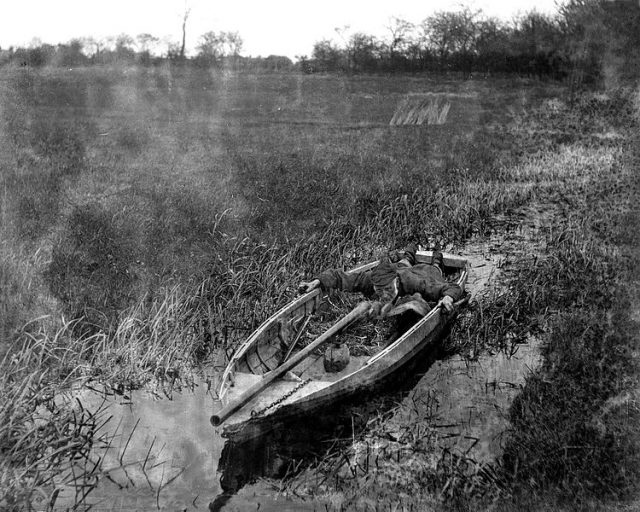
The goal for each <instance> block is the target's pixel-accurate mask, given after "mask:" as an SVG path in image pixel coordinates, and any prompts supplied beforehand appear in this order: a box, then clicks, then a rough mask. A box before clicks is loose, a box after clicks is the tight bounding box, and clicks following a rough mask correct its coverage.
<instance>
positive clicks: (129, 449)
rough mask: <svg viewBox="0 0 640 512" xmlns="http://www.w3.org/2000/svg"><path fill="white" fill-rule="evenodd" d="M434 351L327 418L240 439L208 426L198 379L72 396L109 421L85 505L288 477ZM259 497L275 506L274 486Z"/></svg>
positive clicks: (176, 497)
mask: <svg viewBox="0 0 640 512" xmlns="http://www.w3.org/2000/svg"><path fill="white" fill-rule="evenodd" d="M437 357H440V354H429V355H425V357H423V358H417V359H416V360H415V362H414V364H413V365H412V368H408V369H407V372H408V373H404V374H403V379H402V381H401V382H398V381H397V380H394V381H387V382H386V383H384V384H383V387H384V389H382V388H381V387H378V388H376V389H372V390H370V395H369V396H359V397H358V398H357V399H355V398H354V399H351V400H350V401H345V402H342V403H340V404H336V405H335V407H332V409H331V411H328V412H327V414H324V415H315V416H314V417H311V418H303V419H300V420H299V421H297V422H295V423H292V422H289V423H286V424H276V425H273V424H272V425H270V429H269V431H268V432H264V433H262V434H261V435H260V436H254V437H251V438H249V439H248V440H247V439H246V437H244V436H243V437H242V439H243V440H242V441H239V440H238V439H236V438H228V439H227V438H224V437H223V436H222V435H221V433H222V429H214V428H213V427H212V426H211V424H210V422H209V416H210V415H211V412H212V411H213V410H214V408H215V407H216V406H217V404H216V402H215V399H214V396H213V395H212V394H211V393H210V392H209V391H208V386H207V384H206V382H205V381H201V382H198V383H197V385H196V386H195V387H194V388H193V389H192V390H185V391H183V392H181V393H173V394H172V396H171V399H167V398H165V399H159V396H158V394H155V393H150V392H149V391H134V392H132V393H131V394H130V395H129V396H123V395H113V394H111V395H107V396H105V394H104V393H101V392H98V391H96V390H83V391H82V392H81V393H79V394H76V395H74V399H77V400H78V401H79V402H81V403H82V406H83V407H85V408H87V409H89V410H98V409H101V411H102V413H101V415H102V421H106V420H108V421H106V423H105V424H104V425H103V427H102V428H101V431H100V432H99V435H100V434H102V435H103V439H104V440H105V442H103V443H96V444H95V445H94V447H93V449H92V459H93V461H94V462H98V461H100V462H101V464H100V468H101V469H100V470H97V475H98V485H97V487H96V488H95V489H94V490H93V491H92V492H91V493H90V494H89V496H88V498H87V501H86V504H85V505H86V506H87V507H90V508H92V509H93V510H101V509H108V510H198V509H199V510H206V509H210V510H220V509H222V508H226V507H225V505H226V504H227V503H228V502H229V500H230V499H231V498H232V497H233V496H234V495H236V494H237V492H238V491H239V490H241V489H242V488H243V487H244V486H245V485H247V484H249V483H253V482H255V481H256V480H258V479H260V478H275V479H286V478H288V477H289V476H292V475H294V474H295V473H296V472H299V471H300V470H302V469H304V468H305V467H307V466H308V465H309V464H310V463H311V462H313V461H314V460H316V459H318V458H322V457H324V456H325V455H326V454H327V452H328V451H329V450H330V449H331V450H333V451H339V450H340V449H341V447H346V446H347V445H348V444H349V443H350V442H351V440H352V439H353V437H354V436H357V435H359V433H360V432H362V430H363V429H364V428H365V427H366V425H367V422H368V421H369V420H370V419H371V418H372V417H373V416H375V415H377V414H381V413H383V412H384V411H387V410H389V409H391V408H392V407H394V406H396V405H397V404H398V402H399V401H401V400H402V398H403V397H404V396H406V395H407V394H408V393H409V391H410V390H411V389H412V387H413V386H415V385H416V383H417V382H418V380H419V379H420V377H421V375H423V374H424V372H425V371H426V369H427V368H428V367H429V366H430V365H431V364H432V363H433V361H434V360H435V358H437ZM407 376H409V378H407ZM74 491H75V489H73V488H71V487H69V488H66V489H63V491H62V492H61V493H60V495H59V496H58V500H57V503H56V506H61V507H72V506H73V504H74ZM265 494H266V496H263V497H260V498H252V499H251V501H255V500H260V502H261V503H262V504H263V507H262V508H263V509H267V510H268V509H270V508H272V509H273V510H279V509H281V505H282V504H281V503H278V502H277V501H278V500H277V499H275V498H274V497H273V494H274V493H273V492H271V493H269V492H266V493H265ZM269 494H270V496H269ZM274 499H275V501H274ZM237 501H238V500H237V499H236V500H235V502H236V503H235V504H233V503H231V504H229V507H231V508H232V509H233V508H234V507H235V506H236V505H237ZM240 501H241V502H242V498H240ZM271 502H273V504H272V506H271V507H270V506H269V504H268V503H271ZM316 505H318V504H316Z"/></svg>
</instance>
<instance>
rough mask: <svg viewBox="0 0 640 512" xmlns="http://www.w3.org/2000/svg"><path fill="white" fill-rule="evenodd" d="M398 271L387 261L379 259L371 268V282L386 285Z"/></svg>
mask: <svg viewBox="0 0 640 512" xmlns="http://www.w3.org/2000/svg"><path fill="white" fill-rule="evenodd" d="M397 275H398V273H397V272H396V269H395V267H394V266H393V265H392V264H391V263H389V262H388V261H381V262H380V263H378V265H377V266H375V267H374V268H373V270H371V283H372V284H373V286H387V285H388V284H389V283H391V281H393V280H394V279H395V278H396V276H397Z"/></svg>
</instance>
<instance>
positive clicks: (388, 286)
mask: <svg viewBox="0 0 640 512" xmlns="http://www.w3.org/2000/svg"><path fill="white" fill-rule="evenodd" d="M416 249H417V248H416V247H415V246H414V245H411V246H409V247H408V248H407V249H405V250H404V251H402V252H400V253H398V252H396V251H394V252H392V253H390V254H389V258H388V261H381V262H380V263H378V265H377V266H376V267H374V268H373V269H372V270H371V271H368V272H358V273H347V272H343V271H342V270H338V269H331V270H326V271H324V272H322V273H321V274H320V275H319V276H318V277H317V278H316V279H313V280H311V281H309V282H302V283H300V287H299V290H300V292H302V293H306V292H309V291H311V290H313V289H315V288H318V287H320V288H322V290H325V291H327V290H330V289H337V290H343V291H346V292H361V293H363V294H364V295H365V296H366V297H368V298H370V297H376V298H377V300H378V301H379V310H378V314H379V316H380V318H384V317H385V316H387V315H389V314H396V313H398V312H400V311H402V310H406V309H409V308H410V309H412V310H413V311H415V312H416V313H418V314H419V315H421V316H424V315H426V314H427V313H428V312H429V311H430V309H431V307H430V306H429V304H428V302H437V301H440V303H441V304H442V307H443V308H444V309H445V311H447V312H451V311H452V310H453V303H454V302H455V301H457V300H459V299H460V298H461V297H462V290H461V288H460V287H459V286H458V285H457V284H455V283H450V282H448V281H447V280H446V279H445V278H444V276H443V272H442V253H441V252H439V251H436V252H434V254H433V259H432V263H431V264H426V263H418V264H416ZM403 305H404V306H405V307H404V308H403V307H402V306H403Z"/></svg>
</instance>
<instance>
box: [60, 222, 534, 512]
mask: <svg viewBox="0 0 640 512" xmlns="http://www.w3.org/2000/svg"><path fill="white" fill-rule="evenodd" d="M526 220H527V221H526V222H523V223H522V224H521V225H519V226H516V227H515V229H513V230H512V231H511V232H510V233H509V234H508V236H505V235H504V234H503V235H499V236H498V235H496V236H494V237H489V238H488V239H487V240H486V241H484V242H482V243H477V244H473V245H469V246H467V247H466V248H465V254H467V255H468V256H469V257H470V263H471V275H470V279H469V282H468V286H467V288H468V290H469V291H470V293H471V294H472V296H478V294H481V293H482V292H483V291H486V290H487V289H488V287H491V286H492V283H493V282H494V280H495V278H496V276H497V275H498V274H499V273H500V272H501V268H503V267H504V266H505V265H508V264H509V260H510V257H511V256H512V255H514V254H518V256H521V255H522V254H523V253H525V254H526V253H531V254H533V253H534V251H536V252H537V250H538V249H539V247H538V248H537V247H536V245H537V244H539V243H541V242H540V241H539V240H536V233H537V232H538V227H539V222H538V221H537V220H535V218H534V219H533V220H530V219H528V218H527V219H526ZM540 362H541V361H540V343H539V342H538V341H537V340H536V339H533V338H532V339H530V340H529V343H527V344H523V345H520V346H518V350H517V351H516V352H515V353H514V354H510V355H509V354H504V353H498V354H485V355H481V356H480V357H479V358H478V360H477V361H476V362H473V363H470V362H468V361H465V360H464V359H463V358H462V357H460V356H457V355H454V356H451V357H448V358H444V359H440V360H437V361H435V362H433V361H431V362H427V363H425V364H424V365H423V366H422V368H421V369H419V370H418V371H419V372H420V374H419V375H418V376H417V377H416V378H415V380H414V381H413V382H412V383H411V389H407V390H404V391H399V390H398V389H394V390H390V391H389V393H388V396H387V398H388V402H390V403H393V404H397V403H398V402H401V403H402V406H401V407H399V408H397V409H396V412H395V414H394V415H393V417H392V418H391V419H390V421H391V422H395V423H397V424H398V425H402V424H406V423H408V422H414V421H415V419H416V418H418V419H420V420H424V421H426V422H428V423H429V424H430V425H431V426H433V427H435V428H436V429H437V430H438V433H439V447H441V448H442V449H446V450H450V451H451V452H453V453H457V454H460V455H463V456H465V457H466V458H468V459H472V460H474V461H477V462H478V463H489V462H491V461H493V460H494V459H495V458H496V456H498V455H499V454H500V453H501V435H502V434H503V433H504V432H505V430H506V429H507V428H508V407H509V405H510V404H511V402H512V401H513V399H514V397H515V396H516V395H517V394H518V393H519V391H520V389H521V387H522V386H523V384H524V379H525V377H526V376H527V374H529V373H530V372H531V371H533V370H535V368H537V367H538V365H539V364H540ZM431 363H433V364H431ZM214 381H215V379H214ZM416 383H417V384H416ZM208 387H209V386H208V384H207V382H206V381H204V380H201V381H198V382H196V386H195V387H194V388H193V389H192V390H185V391H183V392H181V393H176V392H174V393H173V395H172V399H167V398H164V399H158V398H159V397H158V395H157V394H152V393H149V392H148V391H135V392H133V393H131V395H130V396H128V397H123V396H110V397H106V398H105V397H104V396H103V395H102V394H100V393H97V392H92V391H86V390H85V391H83V392H82V393H81V395H80V397H79V398H80V400H81V402H82V403H83V405H84V406H85V407H87V408H89V409H94V410H95V409H97V408H99V407H101V406H102V407H103V408H104V411H103V413H102V415H103V416H105V418H106V417H107V416H108V415H110V416H112V417H111V419H110V421H108V423H107V424H106V425H105V427H104V429H103V432H104V433H105V434H106V435H107V437H112V438H113V439H112V442H111V444H110V445H109V446H95V447H94V450H93V456H94V459H97V458H98V457H100V458H101V459H102V466H101V467H102V470H101V472H100V473H99V484H98V485H97V487H96V489H94V490H93V491H92V492H91V493H90V495H89V498H88V501H87V504H89V505H91V506H92V509H93V510H103V509H108V510H132V509H133V510H158V509H159V510H207V509H213V510H247V509H257V508H260V510H274V511H275V510H314V509H315V510H319V509H322V507H323V504H322V503H321V502H318V501H305V502H302V501H296V502H292V501H288V500H284V499H283V498H282V497H281V496H279V493H278V489H275V488H272V487H271V486H270V484H268V483H267V482H266V481H263V480H260V478H261V477H269V478H276V479H278V478H283V477H285V476H286V475H287V474H288V472H289V471H291V469H292V466H291V464H292V463H295V461H296V460H298V459H300V458H304V457H306V458H307V459H309V456H310V455H309V454H310V453H314V454H317V455H319V456H322V451H323V450H326V448H327V445H326V444H323V441H322V439H323V437H322V436H323V435H324V436H325V437H326V438H327V439H330V438H336V437H340V435H343V436H345V435H346V437H347V438H349V437H351V435H353V431H346V432H345V431H344V430H343V431H342V434H341V433H340V432H338V431H336V430H334V431H332V432H326V431H325V432H323V433H320V432H317V431H314V426H313V424H311V425H308V424H307V425H298V426H296V427H295V428H292V429H291V430H290V431H287V432H278V433H276V434H275V435H270V436H266V437H264V438H262V439H260V440H259V441H256V442H254V443H253V444H248V445H246V444H245V445H240V446H236V445H235V444H233V443H232V442H231V441H229V440H227V439H224V438H223V437H222V436H221V429H215V428H213V427H212V426H211V424H210V423H209V417H210V415H211V413H212V411H213V410H214V409H215V407H216V402H215V397H214V396H213V394H212V393H211V392H210V391H209V390H208ZM368 405H369V407H370V408H371V409H372V411H373V412H374V413H376V412H379V410H380V408H381V407H384V405H382V403H379V402H376V401H373V402H370V403H369V404H368ZM348 414H350V413H349V412H347V415H348ZM353 417H355V416H352V418H353ZM357 417H358V418H360V419H361V420H362V422H363V424H364V425H366V418H367V415H366V414H364V413H363V411H362V410H359V411H358V413H357ZM336 425H338V423H336ZM335 428H338V427H335ZM339 428H342V427H339ZM363 428H366V427H363ZM353 429H354V430H355V427H353ZM347 430H348V429H347ZM312 440H313V441H315V442H312ZM256 480H258V481H257V483H255V482H256ZM276 481H277V480H276ZM72 503H73V490H72V489H70V488H67V489H65V492H63V493H62V494H61V495H60V496H59V498H58V502H57V504H56V505H58V506H61V505H62V506H64V505H70V504H72Z"/></svg>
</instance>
